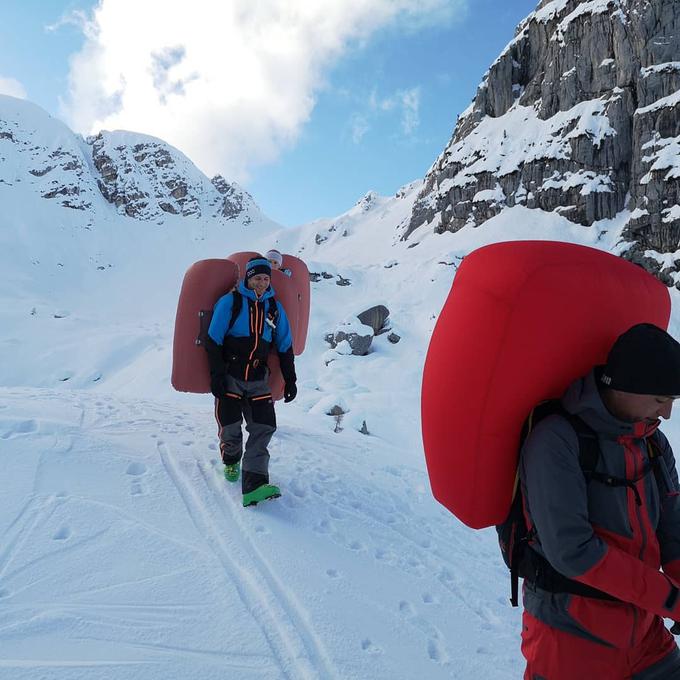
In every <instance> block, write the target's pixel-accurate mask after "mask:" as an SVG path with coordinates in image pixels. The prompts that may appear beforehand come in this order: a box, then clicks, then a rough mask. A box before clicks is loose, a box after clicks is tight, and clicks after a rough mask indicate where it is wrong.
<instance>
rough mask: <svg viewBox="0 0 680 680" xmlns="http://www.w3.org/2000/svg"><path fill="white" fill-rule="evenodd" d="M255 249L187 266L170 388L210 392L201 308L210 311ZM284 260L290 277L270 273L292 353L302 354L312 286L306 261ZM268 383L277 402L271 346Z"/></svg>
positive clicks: (278, 381) (277, 373) (278, 383)
mask: <svg viewBox="0 0 680 680" xmlns="http://www.w3.org/2000/svg"><path fill="white" fill-rule="evenodd" d="M255 255H257V253H254V252H240V253H234V254H233V255H230V256H229V258H228V259H226V260H217V259H214V260H200V261H199V262H196V263H195V264H193V265H192V266H191V267H189V269H188V270H187V273H186V274H185V276H184V281H183V283H182V290H181V292H180V296H179V302H178V304H177V316H176V318H175V336H174V341H173V348H172V386H173V387H174V388H175V389H176V390H178V391H180V392H196V393H199V394H200V393H207V392H210V371H209V367H208V355H207V354H206V351H205V348H204V347H203V345H199V344H197V343H196V339H197V338H198V336H199V332H200V328H201V322H200V317H199V313H200V312H201V311H209V312H212V309H213V307H214V306H215V303H216V302H217V300H218V299H219V298H220V297H221V296H222V295H224V294H225V293H228V292H229V291H230V290H231V289H232V288H233V287H234V286H235V285H236V284H237V283H238V281H239V279H240V278H242V276H243V272H244V271H245V265H246V263H247V262H248V260H249V259H250V258H251V257H254V256H255ZM283 257H284V261H283V264H284V266H285V267H287V268H288V269H290V270H291V276H290V277H289V276H286V275H285V274H282V273H281V272H278V271H273V272H272V287H273V288H274V291H275V293H276V299H277V300H279V302H281V304H282V305H283V308H284V309H285V310H286V316H287V317H288V320H289V322H290V326H291V333H292V336H293V353H294V354H296V355H299V354H302V352H303V350H304V348H305V342H306V339H307V326H308V324H309V305H310V285H309V270H308V269H307V265H305V263H304V262H303V261H302V260H300V259H298V258H297V257H293V256H292V255H284V256H283ZM267 364H268V366H269V369H270V376H269V386H270V388H271V391H272V396H273V398H274V399H275V400H277V399H281V398H282V397H283V376H282V375H281V368H280V365H279V357H278V354H277V353H276V352H275V351H274V350H272V351H271V352H270V354H269V357H268V359H267Z"/></svg>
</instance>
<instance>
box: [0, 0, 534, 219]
mask: <svg viewBox="0 0 680 680" xmlns="http://www.w3.org/2000/svg"><path fill="white" fill-rule="evenodd" d="M105 1H106V2H108V3H110V5H109V7H107V8H106V10H107V12H103V11H102V12H101V14H100V18H99V24H98V26H99V28H106V29H107V30H106V31H104V30H102V31H101V33H102V34H104V33H106V35H107V36H108V35H109V34H110V33H112V31H113V29H111V28H109V27H115V26H116V25H117V24H125V21H124V19H125V15H123V14H119V15H118V16H116V15H115V11H118V12H123V11H124V10H125V7H124V5H125V2H124V1H123V0H105ZM126 1H127V0H126ZM131 1H132V0H130V2H131ZM169 1H170V0H166V4H165V5H164V6H165V7H166V8H167V7H168V6H169V5H168V4H167V3H168V2H169ZM234 1H235V2H236V3H238V1H239V0H234ZM298 1H300V2H301V1H303V0H298ZM391 1H396V0H381V2H383V5H384V7H389V6H390V5H389V3H390V2H391ZM402 1H403V2H404V3H408V2H409V0H402ZM201 2H202V3H208V4H204V7H207V8H210V7H211V6H210V4H209V3H210V2H211V0H200V2H199V3H198V4H200V3H201ZM447 2H449V3H450V4H449V6H448V7H447V5H446V3H447ZM96 4H97V3H95V2H89V1H86V0H70V1H66V2H65V1H64V0H3V2H2V3H0V45H2V48H1V49H0V83H3V82H4V83H5V85H6V87H5V89H7V83H8V82H9V83H10V85H11V84H13V85H14V87H15V88H16V87H20V88H21V89H22V90H23V91H24V92H25V94H26V97H27V98H28V99H30V100H31V101H34V102H35V103H37V104H39V105H40V106H42V107H43V108H45V109H46V110H47V111H49V112H50V113H51V114H53V115H55V116H57V117H59V118H62V119H63V120H65V122H66V123H67V124H69V125H71V127H72V128H74V129H77V130H78V131H80V132H85V133H87V132H91V131H93V130H94V129H100V127H125V128H126V129H133V130H136V131H141V132H145V133H147V134H154V135H156V136H159V137H162V138H164V139H167V140H168V141H171V142H172V143H174V144H175V145H176V146H178V147H179V148H180V149H182V150H183V151H184V152H185V153H187V155H189V156H190V157H191V158H192V159H193V160H196V162H197V164H198V165H199V167H201V168H202V169H203V170H204V171H206V172H207V173H208V174H212V173H213V172H221V173H222V174H224V175H225V176H226V177H227V179H237V180H238V181H240V182H241V183H242V184H243V186H245V188H246V189H248V190H249V191H250V192H251V193H252V194H253V196H254V198H255V200H256V202H257V203H258V204H259V205H260V206H261V208H262V209H263V210H264V212H265V213H266V214H268V215H269V216H270V217H272V218H273V219H275V220H277V221H279V222H281V223H282V224H286V225H294V224H300V223H303V222H307V221H310V220H312V219H315V218H319V217H332V216H335V215H337V214H339V213H341V212H344V211H345V210H347V209H349V208H350V207H351V206H352V205H353V204H354V203H355V202H356V201H357V200H358V199H359V198H360V197H361V196H362V195H363V194H365V193H366V192H367V191H369V190H376V191H378V192H379V193H381V194H387V195H389V194H393V193H394V192H395V191H396V190H397V189H398V188H399V187H400V186H402V185H403V184H405V183H407V182H410V181H412V180H415V179H419V178H422V177H423V175H424V174H425V172H426V171H427V169H428V168H429V167H430V165H431V164H432V162H433V161H434V159H435V158H436V157H437V155H438V154H439V153H440V152H441V151H442V149H443V148H444V146H445V145H446V143H447V142H448V140H449V138H450V136H451V133H452V130H453V127H454V125H455V120H456V116H457V115H458V114H459V113H460V112H461V111H463V110H464V109H465V108H466V107H467V106H468V104H469V103H470V100H471V99H472V97H473V95H474V93H475V90H476V87H477V85H478V84H479V82H480V80H481V78H482V76H483V74H484V72H485V71H486V69H487V68H488V66H489V65H490V64H491V63H492V62H493V61H494V59H495V58H496V57H497V56H498V54H499V52H500V51H501V50H502V49H503V47H504V46H505V45H506V44H507V43H508V42H509V41H510V39H511V38H512V36H513V33H514V29H515V26H516V25H517V23H518V22H519V21H520V20H521V19H522V18H524V17H525V16H526V15H528V14H529V13H530V12H531V11H533V9H535V6H536V4H537V0H512V2H507V0H505V1H503V0H468V1H467V2H465V1H464V0H430V4H431V5H432V6H433V7H434V9H433V10H432V11H431V12H430V16H429V17H427V20H423V21H420V19H419V17H418V15H417V13H416V12H415V10H409V11H410V14H409V13H408V12H407V13H406V15H405V16H402V17H401V20H393V21H389V20H387V19H386V20H384V21H383V22H382V23H381V22H380V21H378V20H376V19H375V18H374V17H373V16H371V17H367V16H361V15H358V14H355V15H353V16H351V17H349V18H347V17H345V16H343V15H342V14H341V13H340V14H338V15H337V19H336V17H335V15H333V17H332V20H333V21H336V20H337V22H338V24H339V25H340V24H341V23H342V26H343V28H341V29H338V33H341V31H344V33H342V35H341V37H340V38H339V39H338V45H337V46H331V47H328V46H327V45H328V43H329V36H331V38H332V37H333V36H334V33H333V26H332V25H330V26H328V27H322V26H319V30H318V31H315V30H314V23H313V22H317V23H319V18H318V17H310V18H308V21H309V22H312V24H311V29H312V30H311V31H310V26H309V25H308V26H303V27H302V29H299V27H297V28H296V32H295V36H297V35H301V34H304V35H305V36H311V37H308V38H305V39H306V40H308V41H309V42H312V43H313V42H314V40H315V39H317V38H318V44H314V45H310V47H309V51H308V52H307V53H306V54H302V55H301V54H299V53H298V52H301V51H302V52H303V50H297V49H293V50H290V49H286V51H285V52H282V54H283V55H284V58H282V59H281V60H280V61H281V77H280V78H279V80H280V82H279V83H277V82H273V83H272V82H269V84H268V85H267V83H264V84H263V85H262V87H261V88H260V89H262V88H264V89H265V90H266V88H267V87H270V88H271V92H269V93H268V92H260V93H259V94H258V96H260V97H261V98H260V99H258V98H257V97H255V96H253V97H252V98H250V99H249V100H248V105H247V106H241V109H240V110H239V111H238V112H235V110H234V109H233V108H231V109H229V108H225V106H227V105H226V104H225V101H224V100H225V97H226V96H227V95H226V94H225V92H230V91H237V92H241V91H243V90H244V87H245V86H244V84H243V82H239V81H237V80H234V78H235V77H236V76H235V75H234V74H235V72H236V71H245V70H246V69H244V68H234V67H233V66H232V67H231V68H230V65H233V64H234V63H237V64H244V63H245V64H250V61H249V58H247V57H244V58H243V59H241V57H240V56H239V53H238V52H237V51H236V52H235V51H234V50H237V49H238V40H236V39H232V40H231V43H232V44H235V45H236V47H234V48H233V50H232V52H230V53H226V52H221V51H220V50H222V49H223V48H222V45H221V42H222V40H221V39H220V37H219V33H216V34H215V41H216V42H215V46H216V47H215V50H214V52H212V53H211V52H210V51H207V52H206V54H207V55H208V56H207V57H203V58H204V60H206V61H214V62H215V63H213V64H211V65H210V68H213V69H215V70H214V71H213V72H212V74H210V73H208V71H209V67H208V66H207V65H206V67H205V69H206V76H205V81H206V82H208V81H209V82H211V83H216V85H214V87H213V90H212V91H211V90H210V89H209V88H208V86H204V87H203V89H196V90H194V91H193V92H194V94H193V96H192V90H191V88H192V87H193V84H192V79H197V76H196V72H197V71H201V72H202V67H203V65H202V63H201V62H200V58H199V57H195V59H194V61H193V62H189V60H186V61H187V63H186V64H184V66H183V65H182V64H179V63H178V64H177V65H175V66H172V68H175V70H174V71H173V70H169V71H168V73H169V74H170V76H171V77H172V78H174V80H173V81H172V83H171V84H172V86H173V88H174V89H173V90H168V92H170V91H172V92H173V94H174V93H175V92H180V93H181V94H184V93H185V92H186V98H185V101H184V102H182V101H181V99H180V98H173V97H172V96H168V97H167V98H163V104H164V108H163V110H162V113H164V112H165V111H167V112H168V114H169V116H168V120H164V119H163V116H162V115H158V112H154V111H152V112H151V113H150V114H149V117H148V119H147V118H145V117H144V115H143V113H141V109H145V110H148V109H149V107H148V106H146V107H142V106H141V104H140V105H139V107H138V109H139V110H138V111H135V102H129V103H127V104H124V105H123V106H122V107H120V108H122V109H123V110H122V111H120V112H117V113H116V115H114V116H112V117H109V118H107V117H106V115H108V114H106V115H104V114H101V102H102V101H107V102H108V101H110V100H111V97H110V95H111V92H110V91H109V92H108V93H107V92H104V91H103V90H102V89H101V87H102V86H101V82H97V81H105V80H106V79H107V77H108V76H110V75H111V74H114V75H116V76H117V77H118V81H121V80H123V81H130V80H131V79H132V77H133V74H134V68H135V63H136V62H135V55H134V49H133V48H134V45H135V44H137V45H139V43H143V42H144V39H139V40H137V41H135V38H134V35H131V36H130V44H129V45H125V40H126V34H125V31H128V30H129V27H128V26H123V27H122V28H121V29H120V31H121V37H120V39H119V42H120V43H122V45H118V46H117V45H116V38H115V36H114V37H111V38H107V39H108V40H109V43H106V44H105V41H104V38H97V39H96V40H92V38H90V41H89V42H88V40H86V37H85V35H84V30H85V27H84V26H83V25H82V23H81V24H80V25H79V22H78V21H77V20H74V12H79V11H80V12H85V13H86V14H85V15H84V16H86V17H89V18H90V19H91V18H92V15H91V11H92V9H93V7H95V5H96ZM196 4H197V3H194V5H193V6H194V7H195V9H196V10H197V12H198V13H199V14H200V7H196ZM421 4H427V3H421ZM182 5H183V6H184V7H186V3H183V4H182ZM454 5H455V7H454ZM414 6H417V3H414ZM130 7H134V5H130ZM137 7H139V4H137ZM376 7H378V5H376ZM114 8H115V9H114ZM128 11H129V8H128ZM161 11H162V10H161ZM181 11H184V12H185V11H186V10H180V9H179V6H178V10H177V12H178V14H177V21H176V25H174V26H171V25H170V22H167V23H168V25H166V26H164V27H163V28H162V31H165V33H164V34H159V35H151V36H150V37H149V41H154V40H155V41H156V42H155V43H154V44H155V45H156V46H166V45H167V46H176V45H177V44H178V43H182V44H186V45H188V47H187V48H185V47H181V48H180V49H179V50H178V49H177V48H176V47H173V50H174V51H175V52H178V53H179V54H180V55H182V54H183V53H184V52H188V53H189V54H190V55H192V54H193V55H196V53H197V52H198V51H199V48H198V45H200V42H201V41H202V34H203V32H204V31H208V29H207V28H206V27H205V26H201V24H200V22H199V21H196V22H195V35H194V38H193V39H194V43H192V42H191V40H192V38H191V37H188V36H187V38H186V42H184V38H183V35H182V32H181V30H180V31H178V25H179V28H181V27H182V24H183V23H185V21H186V17H184V16H183V15H181V13H180V12H181ZM210 11H214V8H211V9H210V10H208V12H210ZM342 12H344V7H343V9H342ZM135 16H137V18H138V21H139V22H140V23H144V22H145V17H144V16H142V15H139V16H138V15H137V13H136V12H132V11H130V22H134V21H135V18H134V17H135ZM69 17H70V18H71V20H67V21H64V18H69ZM199 19H200V16H199ZM257 19H258V18H257V17H256V20H257ZM369 19H370V22H373V23H371V24H370V30H368V29H366V28H365V26H366V25H367V24H368V23H369ZM215 20H216V19H215V18H213V17H211V16H206V22H205V24H206V25H209V24H211V23H215ZM223 20H224V19H223V18H222V17H220V21H223ZM283 20H284V21H285V19H283ZM261 21H262V25H263V26H267V27H268V30H270V33H268V35H278V31H276V30H274V31H273V32H271V29H272V26H273V24H271V18H270V17H262V18H261ZM352 21H354V22H355V23H354V25H352V24H351V22H352ZM107 22H108V23H107ZM267 22H270V23H267ZM146 23H147V25H148V20H147V21H146ZM48 27H51V28H48ZM87 28H88V30H90V31H91V29H92V24H90V25H89V27H87ZM232 29H233V30H234V31H236V32H238V30H239V27H238V26H235V27H232ZM274 29H276V26H274ZM190 30H191V29H187V31H190ZM248 30H252V27H250V28H249V29H248ZM324 30H325V31H327V33H325V34H324ZM162 31H161V29H159V33H162ZM305 31H306V32H305ZM170 36H172V37H170ZM178 36H179V37H178ZM234 36H235V38H238V33H234ZM249 40H250V39H249ZM173 41H174V42H173ZM203 42H206V43H207V44H208V45H209V44H210V37H209V36H208V35H207V33H206V38H205V40H204V41H203ZM251 42H252V41H251ZM330 42H332V40H331V41H330ZM197 43H198V44H197ZM192 45H194V47H193V49H192ZM139 49H141V47H140V48H139ZM242 49H243V50H246V49H248V41H247V40H245V39H244V45H243V47H242ZM116 50H118V51H116ZM128 53H130V65H129V66H128V70H127V71H125V68H124V67H123V66H121V67H120V73H119V72H118V70H116V69H117V68H118V67H117V64H116V59H119V60H120V61H124V60H125V58H126V57H127V55H128ZM168 53H169V54H174V52H168V51H167V49H166V52H165V53H164V54H166V55H167V54H168ZM292 53H294V54H293V55H292V56H291V54H292ZM211 54H214V57H215V58H214V59H211V56H210V55H211ZM140 55H141V56H139V57H138V58H137V62H139V61H140V60H141V59H143V57H144V54H142V53H140ZM99 57H101V59H100V60H98V59H99ZM152 57H154V58H155V59H156V62H158V61H159V58H158V49H156V52H155V53H152ZM260 58H261V57H258V59H260ZM167 61H168V60H167V58H166V59H165V60H164V61H163V62H161V63H165V62H167ZM170 61H172V60H170ZM174 61H178V60H177V59H175V60H174ZM179 61H181V56H180V57H179ZM156 62H154V63H156ZM93 63H94V64H98V65H99V68H100V71H98V72H95V71H93V68H92V64H93ZM258 63H259V62H258ZM112 64H113V66H112ZM287 68H288V69H289V71H288V72H284V70H285V69H287ZM182 69H184V70H182ZM267 69H268V70H269V71H271V70H272V63H271V60H270V61H269V62H268V65H267ZM293 71H294V72H296V73H293ZM297 74H301V75H299V76H298V75H297ZM69 77H70V80H69ZM244 77H245V76H244ZM220 78H222V79H224V78H227V80H220ZM229 78H231V80H229ZM114 80H115V79H114ZM168 82H170V81H168ZM154 83H155V84H157V83H158V79H156V80H155V81H154ZM116 94H118V93H117V92H116ZM166 94H167V92H166ZM106 96H108V97H109V98H108V99H106ZM98 97H99V99H97V98H98ZM166 99H167V102H166ZM186 99H190V100H191V103H192V107H193V108H189V107H188V106H186ZM173 101H175V102H177V108H176V109H175V110H174V111H173V110H172V106H173ZM93 102H94V103H93ZM202 102H205V110H206V111H210V115H208V114H207V113H205V112H204V111H203V110H201V104H202ZM152 113H153V115H151V114H152ZM260 114H261V115H262V116H264V118H263V119H262V120H261V121H260V120H257V119H258V116H259V115H260ZM173 121H179V122H181V123H182V124H181V129H179V127H180V126H179V124H177V128H173ZM194 121H196V126H195V129H194V130H192V129H191V128H192V127H193V122H194ZM155 122H158V126H157V127H156V126H155ZM87 127H92V130H88V129H84V128H87ZM206 128H208V129H210V130H211V133H210V135H208V136H207V137H205V134H204V137H205V138H204V139H199V137H201V131H204V130H205V129H206Z"/></svg>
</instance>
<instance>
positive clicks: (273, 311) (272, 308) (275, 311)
mask: <svg viewBox="0 0 680 680" xmlns="http://www.w3.org/2000/svg"><path fill="white" fill-rule="evenodd" d="M278 316H279V306H278V305H277V304H276V298H275V297H274V296H272V297H270V298H269V317H270V318H271V320H272V321H274V323H276V319H277V318H278Z"/></svg>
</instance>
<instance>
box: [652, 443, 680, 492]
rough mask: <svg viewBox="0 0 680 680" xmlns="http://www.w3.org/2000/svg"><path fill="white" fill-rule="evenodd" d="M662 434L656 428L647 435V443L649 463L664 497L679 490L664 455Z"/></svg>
mask: <svg viewBox="0 0 680 680" xmlns="http://www.w3.org/2000/svg"><path fill="white" fill-rule="evenodd" d="M660 434H661V433H660V432H659V431H658V430H654V432H653V433H652V434H651V435H650V436H649V437H647V439H646V443H647V455H648V456H649V464H650V465H651V467H652V470H653V471H654V479H655V480H656V486H657V488H658V489H659V496H660V497H661V498H662V499H663V498H664V497H665V496H675V495H676V493H677V492H676V490H675V486H674V485H673V480H672V479H671V475H670V473H669V472H668V467H667V466H666V461H665V460H664V457H663V450H662V444H661V438H660Z"/></svg>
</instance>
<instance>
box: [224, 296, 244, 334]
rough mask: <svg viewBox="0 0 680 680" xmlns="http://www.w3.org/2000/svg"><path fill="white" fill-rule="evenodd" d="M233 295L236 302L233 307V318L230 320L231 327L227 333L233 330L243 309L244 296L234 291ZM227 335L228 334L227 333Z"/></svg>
mask: <svg viewBox="0 0 680 680" xmlns="http://www.w3.org/2000/svg"><path fill="white" fill-rule="evenodd" d="M231 294H232V295H233V296H234V301H233V302H232V305H231V317H230V318H229V325H228V326H227V333H229V331H230V330H231V329H232V326H233V325H234V324H235V323H236V319H237V318H238V315H239V314H240V313H241V308H242V307H243V295H241V293H240V292H239V291H238V290H236V289H234V290H233V291H232V292H231ZM225 335H226V333H225Z"/></svg>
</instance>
